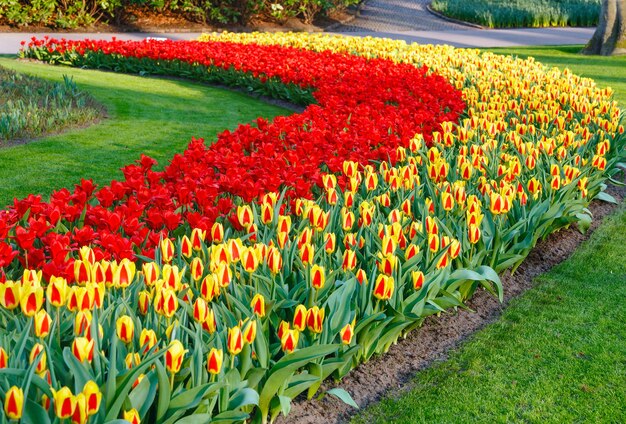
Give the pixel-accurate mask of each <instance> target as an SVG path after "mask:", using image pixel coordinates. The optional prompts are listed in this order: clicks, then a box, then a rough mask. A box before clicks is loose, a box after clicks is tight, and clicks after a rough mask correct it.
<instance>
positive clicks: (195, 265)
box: [190, 258, 204, 282]
mask: <svg viewBox="0 0 626 424" xmlns="http://www.w3.org/2000/svg"><path fill="white" fill-rule="evenodd" d="M190 268H191V278H192V280H193V281H196V282H197V281H200V279H201V278H202V276H203V275H204V265H203V263H202V259H200V258H193V260H192V261H191V266H190Z"/></svg>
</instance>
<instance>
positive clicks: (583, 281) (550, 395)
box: [353, 47, 626, 423]
mask: <svg viewBox="0 0 626 424" xmlns="http://www.w3.org/2000/svg"><path fill="white" fill-rule="evenodd" d="M579 50H580V47H567V48H554V47H552V48H551V47H545V48H544V47H542V48H525V49H494V50H493V51H495V52H498V53H503V54H515V55H519V56H528V55H530V56H534V57H535V58H537V60H539V61H541V62H544V63H545V64H547V65H550V66H558V67H569V68H570V69H572V70H573V71H574V72H576V73H578V74H581V75H584V76H588V77H591V78H594V79H595V80H596V81H597V82H598V84H599V85H600V86H611V87H613V88H614V89H615V90H616V96H615V97H616V99H617V100H618V101H619V102H620V103H621V104H622V105H623V107H626V57H618V58H599V57H588V56H579V55H577V54H576V53H577V52H578V51H579ZM625 239H626V207H625V206H624V205H621V206H620V209H619V210H618V212H617V213H616V214H614V215H613V216H612V217H611V218H609V219H608V220H607V222H606V223H604V224H603V225H602V226H601V227H600V229H599V230H597V231H596V232H595V233H594V234H593V235H592V238H591V240H590V241H588V242H587V243H585V244H584V245H583V246H582V247H581V248H580V249H579V250H578V251H577V252H576V253H575V254H574V255H573V257H572V258H570V259H569V260H567V261H566V262H564V263H563V264H561V265H559V266H557V267H555V268H554V269H553V270H552V271H551V272H549V273H548V274H546V275H543V276H541V277H540V278H538V279H537V281H536V287H535V288H534V289H532V290H530V291H528V292H526V293H525V294H524V295H523V296H521V297H520V298H518V299H515V300H513V301H512V302H511V305H510V306H509V307H508V308H507V309H506V310H505V312H504V314H503V315H502V317H501V318H500V319H499V320H498V321H497V322H495V323H494V324H492V325H490V326H488V327H487V328H486V329H484V330H482V331H480V332H478V333H476V334H475V335H474V336H473V337H472V338H471V339H470V340H469V341H468V342H466V343H465V344H464V345H463V346H462V347H461V348H460V349H459V350H457V351H454V352H452V353H451V355H450V358H449V359H448V360H447V361H445V362H442V363H439V364H437V365H434V366H433V367H432V368H429V369H427V370H425V371H423V372H420V373H418V374H417V375H416V377H415V379H414V381H413V382H412V383H413V385H412V387H411V389H410V390H409V391H408V392H406V393H404V394H402V395H398V394H392V395H391V396H389V397H387V398H386V399H384V400H383V401H382V402H380V403H378V404H375V405H372V406H371V407H369V408H367V409H366V410H365V411H363V412H362V413H361V414H360V415H358V416H357V417H356V418H354V420H353V421H354V422H355V423H372V422H378V423H388V422H397V423H421V422H432V423H466V422H523V423H565V422H567V423H622V422H626V301H625V300H626V260H624V258H626V243H624V240H625Z"/></svg>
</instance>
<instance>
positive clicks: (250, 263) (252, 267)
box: [241, 247, 259, 274]
mask: <svg viewBox="0 0 626 424" xmlns="http://www.w3.org/2000/svg"><path fill="white" fill-rule="evenodd" d="M241 265H242V266H243V269H244V270H245V271H246V272H248V273H250V274H252V273H253V272H254V271H256V269H257V268H258V267H259V256H258V255H257V252H256V250H255V249H254V248H251V247H247V248H244V249H243V251H242V253H241Z"/></svg>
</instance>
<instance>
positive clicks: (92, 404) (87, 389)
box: [83, 380, 102, 416]
mask: <svg viewBox="0 0 626 424" xmlns="http://www.w3.org/2000/svg"><path fill="white" fill-rule="evenodd" d="M83 394H84V395H85V405H86V408H87V415H88V416H91V415H95V414H97V413H98V411H99V410H100V404H101V402H102V393H101V392H100V388H99V387H98V385H97V384H96V382H95V381H93V380H89V381H88V382H87V383H85V386H84V387H83Z"/></svg>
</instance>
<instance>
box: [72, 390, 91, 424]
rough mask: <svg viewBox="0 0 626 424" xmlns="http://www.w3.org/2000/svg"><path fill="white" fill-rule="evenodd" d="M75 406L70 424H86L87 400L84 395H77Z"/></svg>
mask: <svg viewBox="0 0 626 424" xmlns="http://www.w3.org/2000/svg"><path fill="white" fill-rule="evenodd" d="M75 398H76V406H75V407H74V413H73V414H72V419H71V421H72V424H86V423H87V419H88V417H89V416H88V415H87V400H86V399H85V394H84V393H78V394H77V395H76V396H75Z"/></svg>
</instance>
